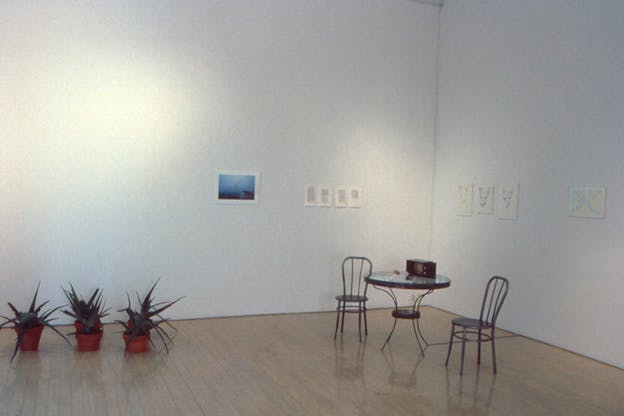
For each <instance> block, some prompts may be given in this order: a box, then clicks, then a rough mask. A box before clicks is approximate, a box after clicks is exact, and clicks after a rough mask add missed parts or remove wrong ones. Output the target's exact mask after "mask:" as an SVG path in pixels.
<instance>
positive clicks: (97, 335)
mask: <svg viewBox="0 0 624 416" xmlns="http://www.w3.org/2000/svg"><path fill="white" fill-rule="evenodd" d="M74 328H76V343H77V344H78V351H82V352H88V351H97V350H99V349H100V342H101V341H102V336H103V335H104V331H103V330H102V324H101V323H98V324H97V325H96V327H95V331H94V332H91V333H85V332H84V328H85V326H84V324H83V323H82V322H78V321H76V322H74Z"/></svg>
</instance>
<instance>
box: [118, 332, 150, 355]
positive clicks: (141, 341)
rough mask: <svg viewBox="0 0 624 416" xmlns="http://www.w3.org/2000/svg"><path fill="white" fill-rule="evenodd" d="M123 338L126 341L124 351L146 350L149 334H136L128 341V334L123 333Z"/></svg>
mask: <svg viewBox="0 0 624 416" xmlns="http://www.w3.org/2000/svg"><path fill="white" fill-rule="evenodd" d="M123 339H124V342H125V343H126V352H133V353H134V352H146V351H147V350H148V349H149V335H137V336H136V337H135V338H134V339H133V340H132V341H130V335H128V334H123ZM129 341H130V342H129Z"/></svg>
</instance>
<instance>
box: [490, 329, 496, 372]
mask: <svg viewBox="0 0 624 416" xmlns="http://www.w3.org/2000/svg"><path fill="white" fill-rule="evenodd" d="M491 338H492V368H494V374H496V343H495V342H494V327H492V335H491Z"/></svg>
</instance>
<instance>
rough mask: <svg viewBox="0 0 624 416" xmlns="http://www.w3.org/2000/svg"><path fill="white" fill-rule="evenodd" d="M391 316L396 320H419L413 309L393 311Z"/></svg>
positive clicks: (418, 314) (417, 313) (418, 315)
mask: <svg viewBox="0 0 624 416" xmlns="http://www.w3.org/2000/svg"><path fill="white" fill-rule="evenodd" d="M392 316H393V317H394V318H397V319H418V318H420V312H419V311H415V310H413V309H411V308H410V309H395V310H393V311H392Z"/></svg>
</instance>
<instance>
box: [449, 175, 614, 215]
mask: <svg viewBox="0 0 624 416" xmlns="http://www.w3.org/2000/svg"><path fill="white" fill-rule="evenodd" d="M473 193H476V198H473ZM473 199H476V203H473ZM495 199H496V212H497V214H498V218H501V219H509V220H515V219H517V218H518V184H505V185H497V186H496V187H495V186H494V185H473V184H471V183H464V184H458V185H457V205H456V214H457V215H463V216H470V215H472V212H473V205H474V206H476V211H477V213H478V214H493V213H494V205H495V204H494V200H495ZM606 201H607V188H604V187H587V186H571V187H570V188H569V190H568V216H570V217H580V218H605V216H606V205H607V202H606Z"/></svg>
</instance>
